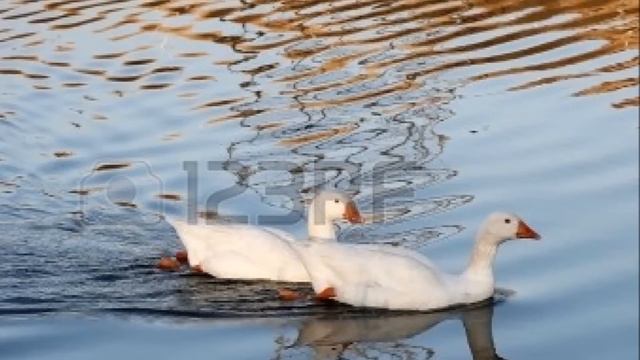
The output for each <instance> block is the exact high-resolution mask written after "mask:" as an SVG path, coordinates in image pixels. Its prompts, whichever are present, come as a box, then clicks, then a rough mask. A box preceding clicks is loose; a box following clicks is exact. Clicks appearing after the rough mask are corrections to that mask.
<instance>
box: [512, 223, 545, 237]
mask: <svg viewBox="0 0 640 360" xmlns="http://www.w3.org/2000/svg"><path fill="white" fill-rule="evenodd" d="M516 237H517V238H518V239H534V240H540V234H538V233H537V232H535V231H534V230H533V229H532V228H530V227H529V225H527V224H526V223H525V222H524V221H522V220H520V222H518V231H517V232H516Z"/></svg>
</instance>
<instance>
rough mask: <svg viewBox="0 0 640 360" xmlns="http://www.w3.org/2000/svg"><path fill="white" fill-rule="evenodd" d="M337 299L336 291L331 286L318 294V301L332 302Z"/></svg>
mask: <svg viewBox="0 0 640 360" xmlns="http://www.w3.org/2000/svg"><path fill="white" fill-rule="evenodd" d="M335 297H336V289H334V288H333V287H331V286H329V287H328V288H325V289H324V290H322V291H320V292H319V293H317V294H316V296H315V298H316V300H331V299H333V298H335Z"/></svg>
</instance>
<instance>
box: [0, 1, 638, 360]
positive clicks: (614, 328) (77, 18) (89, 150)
mask: <svg viewBox="0 0 640 360" xmlns="http://www.w3.org/2000/svg"><path fill="white" fill-rule="evenodd" d="M0 19H1V20H0V76H1V81H2V86H1V87H0V234H1V235H0V240H1V241H2V243H3V251H1V252H0V274H1V276H0V289H2V291H0V348H2V351H3V354H8V355H6V356H8V357H9V358H21V359H24V358H61V359H62V358H64V359H68V358H73V357H77V358H87V357H89V356H91V357H94V356H96V354H98V353H100V356H104V357H107V356H113V355H116V356H120V357H124V358H127V357H134V356H136V357H139V355H140V354H146V355H148V356H153V355H158V356H164V355H166V356H191V355H193V356H198V357H201V356H204V355H208V354H211V353H214V354H216V353H217V352H219V354H224V355H225V356H224V357H225V358H229V357H235V358H248V359H256V358H308V357H313V356H319V357H320V356H325V357H328V358H332V357H333V358H335V357H336V356H342V357H345V358H356V359H357V358H403V357H404V358H411V357H413V358H438V359H450V358H470V357H472V356H473V355H475V356H476V358H491V357H492V356H494V355H495V354H494V353H496V352H497V353H498V354H500V356H502V357H505V358H522V359H528V358H531V359H539V358H565V357H568V356H571V357H575V358H584V359H590V358H618V359H623V358H637V357H638V347H637V337H638V323H637V319H638V295H637V294H638V266H637V264H638V233H639V229H638V221H637V219H638V215H639V214H638V196H639V194H638V150H639V146H638V121H637V119H638V106H639V101H640V100H639V99H640V98H639V94H638V83H639V78H638V63H639V60H638V59H639V56H638V4H637V2H633V1H623V0H620V1H561V2H550V3H548V4H540V3H539V2H529V1H506V0H505V1H474V0H471V1H432V0H425V1H414V0H410V1H394V2H389V1H380V0H367V1H352V0H345V1H336V2H319V1H280V2H272V1H216V2H213V3H212V2H208V1H166V0H164V1H163V0H154V1H150V0H149V1H36V2H33V1H11V0H7V1H3V2H1V3H0ZM210 161H213V162H215V163H213V164H212V165H210V166H212V169H208V168H207V165H208V162H210ZM185 162H186V165H185ZM268 162H278V165H273V163H268ZM189 169H190V170H189ZM194 169H197V175H196V176H195V179H196V186H195V187H194V183H191V184H189V182H188V176H187V175H188V174H189V173H191V174H192V175H194V174H195V172H194V171H195V170H194ZM319 169H322V170H323V172H322V175H323V176H319V175H318V174H319V173H318V170H319ZM376 169H378V170H379V169H383V170H385V178H384V181H383V182H379V181H376V178H375V176H374V174H375V171H376ZM292 181H297V183H294V184H295V189H296V192H295V193H296V194H300V195H301V198H300V199H297V200H293V201H292V200H290V199H288V198H287V197H285V196H277V195H273V194H272V193H270V191H272V190H273V189H274V187H277V186H281V185H287V184H291V183H292ZM190 185H191V186H190ZM379 185H382V186H383V187H384V190H383V191H382V192H383V193H384V194H385V195H387V196H388V200H387V201H386V203H387V207H386V211H385V213H384V215H385V216H384V219H379V220H380V221H378V222H376V223H372V224H368V225H366V226H362V227H346V226H344V225H343V226H342V233H343V235H342V240H343V241H351V242H390V243H397V244H401V245H403V246H410V247H413V248H416V249H418V251H422V252H424V253H426V254H428V255H429V256H430V257H431V258H433V259H434V260H435V261H436V262H438V263H439V264H441V265H442V266H443V267H444V268H446V269H451V270H457V269H460V268H461V267H462V266H464V264H465V262H466V257H467V256H468V251H469V247H470V244H471V240H472V238H473V234H474V231H475V229H476V228H477V226H478V224H479V223H480V221H481V220H482V219H483V218H484V216H486V214H488V213H489V212H491V211H493V210H497V209H503V210H510V211H514V212H517V213H519V214H520V215H521V216H522V217H524V218H525V219H526V220H527V221H528V222H529V223H530V224H531V225H532V226H533V227H534V228H536V230H538V231H539V232H540V233H541V234H542V235H543V237H544V239H543V241H541V242H539V243H533V242H530V243H524V242H519V243H512V244H508V245H506V246H505V247H504V248H502V249H501V251H500V255H499V256H498V261H497V264H496V273H497V279H498V280H497V281H498V285H499V286H500V287H502V288H506V289H509V290H511V291H513V292H514V293H513V294H512V295H511V296H508V297H507V298H506V299H504V301H501V302H500V303H499V304H497V305H495V306H494V305H493V304H491V303H490V304H484V305H483V306H480V308H470V309H458V310H453V311H449V312H444V313H440V314H436V315H434V314H422V315H416V316H409V317H408V318H407V316H406V315H405V314H395V313H385V312H379V311H368V310H361V309H353V308H349V307H345V306H338V305H331V304H318V303H315V302H312V301H299V302H294V303H286V302H281V301H279V300H277V299H276V298H275V296H274V294H275V290H276V289H277V288H278V287H279V286H282V284H273V283H267V282H235V281H228V280H218V279H211V278H208V277H203V276H194V275H191V274H187V273H179V274H177V273H161V272H159V271H157V270H156V269H155V268H154V263H155V261H156V259H157V258H158V257H159V256H161V255H164V254H169V253H171V252H173V251H175V250H176V249H177V248H178V241H177V238H176V235H175V233H174V232H173V231H172V230H171V227H170V226H169V225H168V223H167V222H166V221H165V218H166V217H178V218H185V217H187V216H189V215H195V216H197V217H198V218H199V219H200V220H201V221H204V220H205V219H214V220H215V219H218V218H220V217H221V216H230V215H241V216H247V217H248V218H247V219H248V221H250V222H253V223H255V222H257V221H258V219H259V216H265V215H283V214H287V213H288V212H289V210H290V209H292V208H295V209H297V208H299V207H300V206H301V205H303V200H304V199H309V197H310V196H311V194H312V193H313V191H314V190H315V189H317V188H319V187H323V186H329V187H337V188H340V189H343V190H348V191H351V192H352V193H354V195H355V199H356V201H357V203H358V204H359V206H360V207H361V208H362V209H363V210H364V211H368V212H370V211H372V209H373V207H374V204H373V201H372V196H371V194H372V193H374V192H377V193H378V194H379V193H380V191H381V190H380V189H379V188H376V186H379ZM230 187H232V189H233V192H234V196H231V197H229V198H228V199H226V200H225V201H222V202H221V203H220V204H219V206H218V207H214V206H213V205H212V204H213V203H214V202H215V200H216V199H220V194H221V193H220V191H224V190H225V189H229V188H230ZM399 189H404V190H410V191H412V192H413V195H411V196H408V195H407V194H406V193H400V192H399V191H398V190H399ZM212 199H213V200H212ZM300 215H301V214H300V213H299V212H293V213H292V216H293V218H294V220H297V219H298V218H299V217H300ZM278 226H280V227H282V228H284V229H287V230H290V231H293V232H294V233H295V234H297V235H298V236H304V222H303V221H294V222H290V223H286V224H280V225H278ZM302 290H308V289H306V288H304V287H302ZM380 324H386V325H387V328H388V329H385V326H382V325H380ZM470 324H476V326H474V325H470ZM362 328H366V329H378V328H381V329H382V330H384V331H381V332H380V333H376V332H375V331H370V332H369V333H366V334H365V333H363V332H362V331H359V329H362ZM314 329H315V330H314ZM318 329H320V330H318ZM341 329H342V330H341ZM343 330H344V332H341V331H343ZM347 330H348V331H347ZM318 333H320V334H329V335H331V336H329V335H327V336H315V335H317V334H318ZM305 334H306V335H305ZM314 334H315V335H314ZM332 334H333V335H332ZM376 334H379V335H378V337H377V338H371V337H367V336H374V335H376ZM30 344H38V345H39V346H38V348H39V349H34V347H33V346H30ZM474 348H475V349H476V350H477V349H478V348H480V349H481V350H477V351H475V352H474ZM96 349H102V350H101V351H97V350H96ZM221 356H222V355H221ZM394 356H395V357H394Z"/></svg>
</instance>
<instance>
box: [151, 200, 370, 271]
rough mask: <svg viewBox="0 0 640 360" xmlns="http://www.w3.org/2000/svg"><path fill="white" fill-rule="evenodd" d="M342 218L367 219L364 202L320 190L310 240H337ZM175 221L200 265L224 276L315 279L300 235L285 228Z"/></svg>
mask: <svg viewBox="0 0 640 360" xmlns="http://www.w3.org/2000/svg"><path fill="white" fill-rule="evenodd" d="M340 219H345V220H347V221H349V222H352V223H358V222H361V221H362V219H361V218H360V213H359V212H358V208H357V207H356V205H355V203H354V202H353V201H352V200H351V199H350V198H349V197H348V196H347V195H345V194H342V193H338V192H333V191H323V192H320V193H319V194H318V195H317V196H315V197H314V199H313V201H312V202H311V205H310V207H309V214H308V221H307V222H308V231H309V238H310V240H312V241H315V242H335V241H336V235H335V230H334V222H335V221H336V220H340ZM172 225H173V227H174V228H175V230H176V232H177V233H178V236H179V237H180V241H181V242H182V244H183V245H184V246H185V248H186V252H187V256H186V257H187V259H188V262H189V265H190V266H191V267H192V268H194V269H197V270H200V271H203V272H206V273H208V274H211V275H213V276H215V277H218V278H229V279H264V280H274V281H287V282H309V275H308V273H307V270H306V269H305V267H304V266H303V265H302V263H301V262H300V259H299V257H298V255H297V253H296V251H295V250H294V249H293V247H294V246H295V243H296V240H295V238H294V237H293V235H291V234H289V233H287V232H285V231H282V230H279V229H275V228H270V227H260V226H254V225H238V224H233V225H231V224H224V225H222V224H221V225H194V224H188V223H185V222H182V221H173V222H172ZM165 261H166V260H165ZM161 262H162V261H161ZM174 263H175V261H174ZM159 266H161V264H159Z"/></svg>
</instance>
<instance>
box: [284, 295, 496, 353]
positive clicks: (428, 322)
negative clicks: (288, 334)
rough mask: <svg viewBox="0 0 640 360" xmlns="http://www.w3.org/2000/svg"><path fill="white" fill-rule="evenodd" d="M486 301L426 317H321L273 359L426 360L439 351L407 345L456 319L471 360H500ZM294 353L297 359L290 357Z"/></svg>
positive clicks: (491, 306) (491, 302)
mask: <svg viewBox="0 0 640 360" xmlns="http://www.w3.org/2000/svg"><path fill="white" fill-rule="evenodd" d="M499 302H500V300H498V301H496V300H488V301H485V302H482V303H478V304H474V305H471V306H466V307H461V308H454V309H451V310H448V311H438V312H430V313H407V312H402V313H398V312H388V313H375V314H366V315H362V314H359V315H356V314H353V315H349V316H346V317H345V316H344V315H343V316H337V315H330V316H320V317H316V318H311V319H308V320H306V321H304V322H303V323H302V326H301V327H300V329H299V331H298V336H297V339H296V340H295V341H294V342H293V344H291V345H289V346H283V347H282V348H281V349H280V351H279V352H278V353H277V356H276V357H275V359H290V358H291V359H292V358H297V357H299V356H301V354H300V351H304V350H311V351H312V352H313V358H314V359H318V360H320V359H322V360H328V359H336V360H337V359H403V360H404V359H407V360H408V359H430V358H432V357H433V356H435V355H436V354H437V350H434V349H432V348H429V347H425V346H421V345H413V344H409V343H407V342H405V340H408V339H410V338H412V337H414V336H417V335H419V334H423V333H425V332H427V331H429V330H430V329H431V328H433V327H435V326H436V325H438V324H439V323H441V322H443V321H445V320H449V319H460V320H461V322H462V325H463V326H464V329H465V333H466V337H467V343H468V345H469V350H470V352H471V356H470V358H472V359H474V360H499V359H503V358H502V357H500V356H499V355H498V354H497V353H496V350H495V346H494V341H493V333H492V320H493V309H494V306H495V305H496V304H497V303H499ZM292 352H295V353H292Z"/></svg>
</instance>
